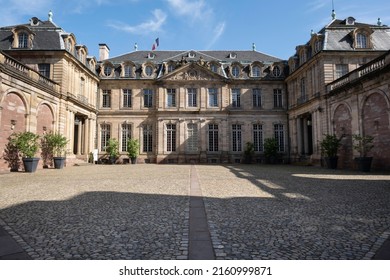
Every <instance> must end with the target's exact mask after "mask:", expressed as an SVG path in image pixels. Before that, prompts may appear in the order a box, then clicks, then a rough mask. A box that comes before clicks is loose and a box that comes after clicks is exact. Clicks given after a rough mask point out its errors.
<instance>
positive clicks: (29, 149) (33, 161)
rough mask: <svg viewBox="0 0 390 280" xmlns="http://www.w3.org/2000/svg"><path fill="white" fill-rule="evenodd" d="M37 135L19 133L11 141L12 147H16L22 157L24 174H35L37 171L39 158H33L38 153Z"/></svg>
mask: <svg viewBox="0 0 390 280" xmlns="http://www.w3.org/2000/svg"><path fill="white" fill-rule="evenodd" d="M38 139H39V135H37V134H35V133H32V132H28V131H27V132H19V133H16V134H15V138H13V139H12V142H13V145H15V146H16V148H17V149H18V151H19V153H20V154H21V156H22V161H23V166H24V170H25V171H26V172H35V171H36V170H37V166H38V162H39V158H36V157H34V156H35V154H36V153H37V152H38V148H39V144H38Z"/></svg>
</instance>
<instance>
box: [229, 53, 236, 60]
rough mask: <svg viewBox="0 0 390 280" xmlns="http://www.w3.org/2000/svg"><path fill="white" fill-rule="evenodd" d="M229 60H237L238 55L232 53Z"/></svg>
mask: <svg viewBox="0 0 390 280" xmlns="http://www.w3.org/2000/svg"><path fill="white" fill-rule="evenodd" d="M229 58H230V59H236V58H237V54H236V53H234V52H232V53H230V54H229Z"/></svg>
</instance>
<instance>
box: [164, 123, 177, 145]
mask: <svg viewBox="0 0 390 280" xmlns="http://www.w3.org/2000/svg"><path fill="white" fill-rule="evenodd" d="M166 128H167V152H175V151H176V124H167V126H166Z"/></svg>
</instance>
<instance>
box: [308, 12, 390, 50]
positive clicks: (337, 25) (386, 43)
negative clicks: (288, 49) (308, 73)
mask: <svg viewBox="0 0 390 280" xmlns="http://www.w3.org/2000/svg"><path fill="white" fill-rule="evenodd" d="M357 28H370V29H371V30H372V31H373V33H372V34H371V42H372V45H373V48H372V50H373V51H387V50H389V49H390V28H389V27H388V26H386V25H382V26H379V25H372V24H366V23H360V22H356V21H355V22H354V24H353V25H347V23H346V20H339V19H335V20H333V21H331V22H330V23H329V24H328V25H327V26H325V27H324V28H322V29H321V30H320V31H319V32H318V34H321V35H324V38H325V40H324V45H323V50H324V51H359V49H354V48H353V38H352V36H351V32H352V31H353V30H355V29H357ZM309 43H310V42H308V43H307V44H306V45H309ZM362 51H367V49H362Z"/></svg>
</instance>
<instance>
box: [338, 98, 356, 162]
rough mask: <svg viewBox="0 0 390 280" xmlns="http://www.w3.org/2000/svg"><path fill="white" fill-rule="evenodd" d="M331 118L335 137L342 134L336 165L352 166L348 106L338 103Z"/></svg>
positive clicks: (350, 125)
mask: <svg viewBox="0 0 390 280" xmlns="http://www.w3.org/2000/svg"><path fill="white" fill-rule="evenodd" d="M333 120H334V123H335V125H334V127H335V133H336V135H337V137H341V136H342V135H344V137H343V138H342V140H341V144H342V145H341V147H340V150H339V160H338V167H340V168H352V163H353V161H352V160H353V159H352V157H353V151H352V116H351V113H350V110H349V108H348V107H347V106H346V105H344V104H341V105H339V106H338V107H337V108H336V110H335V112H334V117H333Z"/></svg>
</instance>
